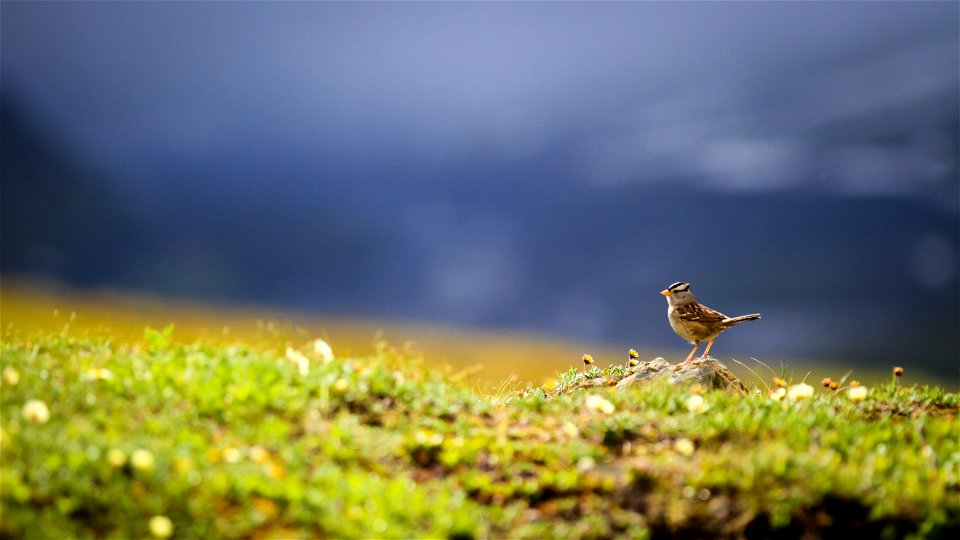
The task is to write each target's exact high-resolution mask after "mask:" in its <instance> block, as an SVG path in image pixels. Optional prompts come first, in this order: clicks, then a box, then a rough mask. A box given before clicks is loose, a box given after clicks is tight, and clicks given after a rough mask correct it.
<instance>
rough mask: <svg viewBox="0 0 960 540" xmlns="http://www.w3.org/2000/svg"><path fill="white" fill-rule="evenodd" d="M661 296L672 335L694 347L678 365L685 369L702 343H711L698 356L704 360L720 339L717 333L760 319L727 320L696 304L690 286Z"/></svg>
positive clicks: (671, 289) (679, 284)
mask: <svg viewBox="0 0 960 540" xmlns="http://www.w3.org/2000/svg"><path fill="white" fill-rule="evenodd" d="M660 294H662V295H664V296H666V297H667V305H668V307H667V320H668V321H670V326H671V327H672V328H673V331H674V332H676V333H677V335H678V336H680V337H682V338H683V339H685V340H687V341H689V342H690V343H693V350H692V351H690V354H689V355H687V359H686V360H684V361H683V363H682V364H680V365H686V364H687V363H689V362H690V360H691V359H692V358H693V355H694V353H696V352H697V349H698V348H700V342H701V341H705V340H710V341H709V342H708V343H707V348H706V350H704V351H703V355H702V356H701V358H704V357H706V356H707V354H709V353H710V347H712V346H713V340H714V339H716V337H717V336H718V335H720V332H723V331H724V330H726V329H727V328H730V327H731V326H733V325H735V324H738V323H742V322H744V321H752V320H754V319H759V318H760V314H759V313H751V314H750V315H741V316H739V317H727V316H726V315H724V314H723V313H720V312H719V311H717V310H715V309H711V308H708V307H707V306H705V305H703V304H701V303H699V302H697V299H696V298H695V297H694V296H693V292H692V291H691V290H690V284H689V283H684V282H682V281H678V282H676V283H674V284H672V285H670V286H669V287H667V288H666V289H664V290H662V291H660Z"/></svg>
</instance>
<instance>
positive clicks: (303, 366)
mask: <svg viewBox="0 0 960 540" xmlns="http://www.w3.org/2000/svg"><path fill="white" fill-rule="evenodd" d="M286 357H287V360H289V361H291V362H293V363H294V364H296V365H297V367H298V368H299V369H300V374H301V375H306V374H308V373H310V360H309V359H307V357H306V356H305V355H304V354H303V353H302V352H300V351H298V350H296V349H294V348H292V347H287V354H286Z"/></svg>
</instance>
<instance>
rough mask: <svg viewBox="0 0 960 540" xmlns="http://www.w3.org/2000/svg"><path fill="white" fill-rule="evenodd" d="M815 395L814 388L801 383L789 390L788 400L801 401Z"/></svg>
mask: <svg viewBox="0 0 960 540" xmlns="http://www.w3.org/2000/svg"><path fill="white" fill-rule="evenodd" d="M812 395H813V387H812V386H810V385H809V384H807V383H800V384H795V385H793V386H791V387H790V388H789V389H787V399H793V400H797V401H799V400H801V399H807V398H808V397H810V396H812Z"/></svg>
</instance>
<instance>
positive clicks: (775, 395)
mask: <svg viewBox="0 0 960 540" xmlns="http://www.w3.org/2000/svg"><path fill="white" fill-rule="evenodd" d="M786 396H787V389H786V388H777V389H776V390H774V391H772V392H770V399H772V400H774V401H780V400H781V399H783V398H784V397H786Z"/></svg>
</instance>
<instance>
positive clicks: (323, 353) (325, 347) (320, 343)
mask: <svg viewBox="0 0 960 540" xmlns="http://www.w3.org/2000/svg"><path fill="white" fill-rule="evenodd" d="M313 353H314V354H316V355H317V356H318V357H319V358H320V359H321V360H323V361H324V362H329V361H331V360H333V349H332V348H331V347H330V344H329V343H327V342H326V341H324V340H322V339H317V340H314V342H313Z"/></svg>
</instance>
